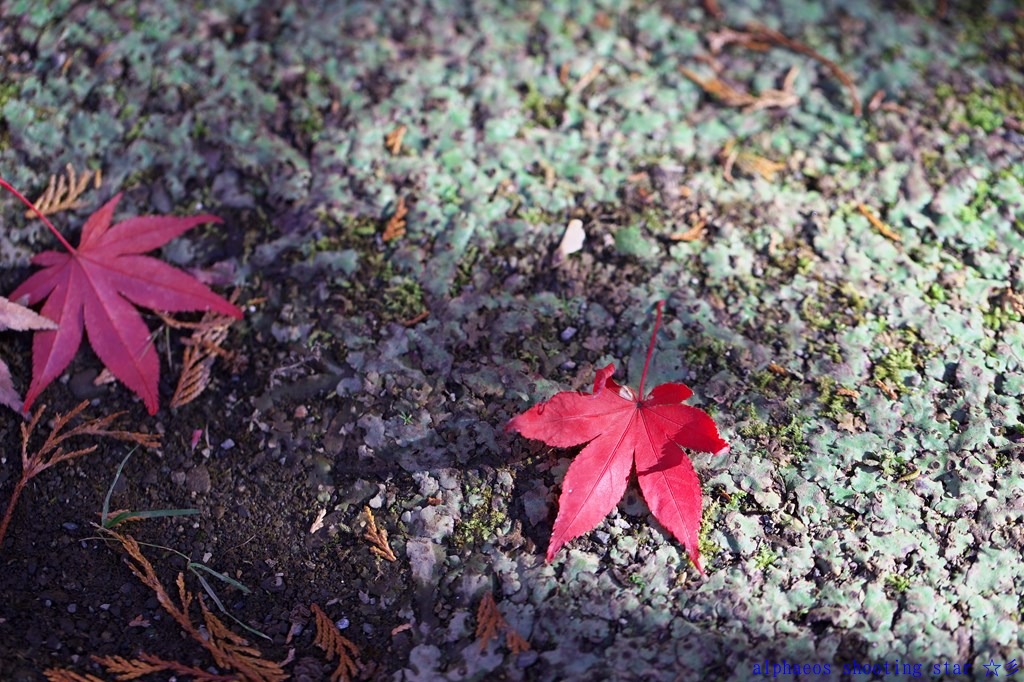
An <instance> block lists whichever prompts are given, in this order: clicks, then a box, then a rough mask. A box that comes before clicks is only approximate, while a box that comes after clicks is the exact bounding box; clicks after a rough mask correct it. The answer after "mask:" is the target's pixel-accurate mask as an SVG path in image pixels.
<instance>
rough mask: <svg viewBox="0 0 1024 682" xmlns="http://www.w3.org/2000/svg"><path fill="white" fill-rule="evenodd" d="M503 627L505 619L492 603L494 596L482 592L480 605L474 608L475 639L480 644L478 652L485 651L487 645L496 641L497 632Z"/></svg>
mask: <svg viewBox="0 0 1024 682" xmlns="http://www.w3.org/2000/svg"><path fill="white" fill-rule="evenodd" d="M505 627H506V625H505V619H504V618H503V617H502V615H501V611H499V610H498V605H497V604H496V603H495V602H494V595H493V594H492V593H490V592H484V596H483V598H482V599H481V600H480V605H479V606H477V607H476V638H477V641H479V642H480V651H484V650H485V649H487V643H488V642H490V641H491V640H492V639H497V637H498V632H499V631H500V630H502V629H504V628H505Z"/></svg>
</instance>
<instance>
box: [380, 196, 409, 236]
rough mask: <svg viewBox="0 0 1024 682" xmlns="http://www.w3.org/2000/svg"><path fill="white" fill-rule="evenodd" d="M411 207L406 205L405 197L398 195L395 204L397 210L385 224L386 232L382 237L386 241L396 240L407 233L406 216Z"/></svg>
mask: <svg viewBox="0 0 1024 682" xmlns="http://www.w3.org/2000/svg"><path fill="white" fill-rule="evenodd" d="M408 213H409V209H408V208H406V206H405V197H398V203H397V204H396V205H395V212H394V213H392V214H391V217H390V218H389V219H388V222H387V224H386V225H385V226H384V233H383V235H382V236H381V238H382V239H383V240H384V241H385V242H390V241H394V240H395V239H398V238H399V237H401V236H403V235H404V234H405V216H406V215H407V214H408Z"/></svg>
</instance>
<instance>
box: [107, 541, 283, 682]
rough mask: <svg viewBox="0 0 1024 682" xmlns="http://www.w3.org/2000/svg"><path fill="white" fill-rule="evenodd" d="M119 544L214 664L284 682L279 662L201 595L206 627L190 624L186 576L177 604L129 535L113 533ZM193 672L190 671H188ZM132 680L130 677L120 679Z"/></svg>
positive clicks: (169, 664)
mask: <svg viewBox="0 0 1024 682" xmlns="http://www.w3.org/2000/svg"><path fill="white" fill-rule="evenodd" d="M112 535H113V536H114V537H115V538H116V539H117V540H118V541H119V542H120V543H121V546H122V547H123V548H124V550H125V552H126V553H127V554H128V556H129V558H130V559H131V561H129V562H128V568H130V569H131V571H132V573H134V574H135V575H136V577H138V579H139V580H140V581H141V582H142V584H144V585H145V586H146V587H148V588H149V589H151V590H152V591H153V593H154V594H155V595H156V598H157V601H158V602H159V603H160V606H161V607H162V608H163V610H164V611H166V612H167V613H168V614H169V615H170V616H171V617H172V618H173V619H174V620H175V621H176V622H177V623H178V625H180V626H181V628H182V629H183V630H184V631H185V632H186V633H187V634H188V635H189V637H191V638H192V639H193V640H195V641H196V642H197V643H198V644H199V645H200V646H202V647H203V648H204V649H206V651H207V652H208V653H209V654H210V656H211V657H212V658H213V661H214V663H215V664H216V665H217V666H218V667H220V668H223V669H226V670H235V671H237V673H240V674H241V679H244V680H246V681H247V682H283V680H285V679H287V678H288V675H287V674H286V673H285V671H284V669H283V668H282V667H281V665H280V664H279V663H276V662H274V661H270V660H267V659H265V658H263V656H262V654H261V652H260V650H259V649H257V648H256V647H254V646H251V645H250V644H249V642H248V641H247V640H245V639H244V638H242V637H240V636H239V635H237V634H235V633H234V632H232V631H231V630H229V629H228V627H227V626H226V625H224V623H223V622H222V621H221V620H220V619H219V618H217V617H216V616H215V615H214V614H213V613H212V612H211V611H210V610H209V609H208V608H207V606H206V603H205V602H204V601H203V598H202V596H200V597H199V608H200V610H201V612H202V614H203V622H204V625H205V626H206V633H205V635H204V634H203V633H202V632H200V630H199V628H198V627H197V626H196V625H194V624H193V623H192V618H191V616H190V614H189V610H190V609H191V606H192V603H193V602H194V601H195V597H193V596H192V594H191V593H190V592H189V591H188V590H186V589H185V576H184V575H183V574H182V573H178V578H177V581H176V584H177V586H178V602H179V603H180V606H179V605H178V603H175V601H174V600H173V599H172V598H171V596H170V595H169V594H168V593H167V590H166V589H164V586H163V584H162V583H161V582H160V579H159V578H158V577H157V575H156V571H155V570H154V569H153V564H151V563H150V562H149V560H148V559H146V557H145V555H143V553H142V550H141V548H140V547H139V543H138V542H137V541H136V540H135V538H133V537H132V536H130V535H121V534H119V533H112ZM139 659H140V660H142V661H144V662H147V663H150V664H154V665H156V664H159V665H165V666H166V667H164V668H163V669H164V670H177V671H179V672H181V670H182V669H181V668H180V667H179V666H182V665H183V664H181V663H177V662H175V661H164V660H163V659H159V658H157V657H155V656H149V655H147V654H140V655H139ZM189 674H192V673H189ZM123 679H131V678H123ZM196 679H203V680H237V679H239V674H233V675H217V676H214V677H206V678H196Z"/></svg>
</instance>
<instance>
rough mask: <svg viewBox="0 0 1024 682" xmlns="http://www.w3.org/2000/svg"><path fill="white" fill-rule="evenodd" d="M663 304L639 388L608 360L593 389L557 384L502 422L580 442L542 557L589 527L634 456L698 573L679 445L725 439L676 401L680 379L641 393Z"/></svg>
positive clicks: (689, 479)
mask: <svg viewBox="0 0 1024 682" xmlns="http://www.w3.org/2000/svg"><path fill="white" fill-rule="evenodd" d="M662 306H663V303H658V316H657V319H656V320H655V323H654V331H653V332H652V334H651V343H650V346H649V347H648V349H647V360H646V362H645V363H644V371H643V375H642V376H641V377H640V390H639V392H637V393H634V392H633V391H632V390H631V389H630V388H629V387H626V386H619V384H617V383H615V381H614V380H613V379H612V374H614V373H615V365H613V364H610V365H608V366H607V367H605V368H604V369H602V370H599V371H598V372H597V377H596V378H595V380H594V392H593V393H582V392H578V391H563V392H561V393H558V394H556V395H554V396H553V397H552V398H551V399H550V400H547V401H545V402H543V403H539V404H537V405H534V406H533V407H531V408H530V409H529V410H527V411H526V412H524V413H522V414H521V415H519V416H517V417H514V418H513V419H512V420H511V421H509V423H508V426H507V427H506V429H507V430H509V431H516V432H518V433H520V434H522V435H523V436H526V437H527V438H533V439H535V440H541V441H544V442H545V443H547V444H548V445H551V446H553V447H556V448H567V447H572V446H574V445H581V444H583V443H586V444H587V445H586V447H584V448H583V450H582V451H580V454H579V455H577V456H576V459H574V460H573V462H572V464H570V465H569V470H568V472H566V474H565V481H563V483H562V494H561V497H560V498H559V500H558V516H557V518H556V519H555V527H554V530H553V531H552V533H551V543H550V545H549V546H548V553H547V560H548V561H549V562H550V561H551V560H552V559H553V558H554V556H555V554H556V553H557V552H558V550H559V549H560V548H561V547H562V545H564V544H565V543H566V542H568V541H569V540H572V539H573V538H575V537H578V536H580V535H582V534H584V533H587V532H589V531H591V530H593V529H594V527H595V526H597V524H598V523H600V521H601V519H603V518H604V517H605V516H607V515H608V513H609V512H611V510H612V509H614V508H615V505H616V504H618V502H619V499H620V498H621V497H622V495H623V493H624V492H625V491H626V482H627V480H628V479H629V474H630V471H631V470H632V469H633V464H634V461H635V463H636V473H637V479H638V480H639V482H640V490H641V491H642V492H643V494H644V498H645V499H646V500H647V504H648V505H649V506H650V508H651V512H652V513H653V514H654V517H655V518H656V519H658V521H660V522H661V524H662V525H663V526H664V527H665V528H666V529H668V530H669V532H671V533H672V534H673V535H675V536H676V538H677V539H678V540H679V541H680V542H682V543H683V546H684V547H685V548H686V550H687V552H688V553H689V555H690V559H691V560H692V561H693V564H694V566H696V567H697V570H698V571H700V572H701V573H703V572H704V570H703V569H702V568H701V565H700V552H699V551H698V549H697V534H698V531H699V530H700V519H701V494H700V480H699V479H698V478H697V474H696V472H695V471H694V470H693V465H692V464H691V463H690V460H689V458H688V457H687V456H686V453H685V452H683V448H687V449H690V450H699V451H701V452H713V453H715V454H723V453H725V452H727V451H728V449H729V444H728V443H727V442H725V441H724V440H722V438H721V436H719V435H718V427H717V426H716V425H715V422H714V421H713V420H712V419H711V417H710V416H708V414H707V413H706V412H704V411H703V410H700V409H698V408H696V407H691V406H689V405H683V404H681V403H682V402H683V401H684V400H686V399H687V398H689V397H690V396H692V395H693V391H691V390H690V389H689V387H688V386H686V385H685V384H662V385H660V386H658V387H656V388H655V389H654V390H652V391H651V392H650V394H649V395H647V396H646V397H644V394H643V390H644V380H645V379H646V378H647V368H648V366H649V365H650V363H651V355H652V354H653V353H654V342H655V339H656V337H657V334H658V326H659V324H660V323H661V309H662Z"/></svg>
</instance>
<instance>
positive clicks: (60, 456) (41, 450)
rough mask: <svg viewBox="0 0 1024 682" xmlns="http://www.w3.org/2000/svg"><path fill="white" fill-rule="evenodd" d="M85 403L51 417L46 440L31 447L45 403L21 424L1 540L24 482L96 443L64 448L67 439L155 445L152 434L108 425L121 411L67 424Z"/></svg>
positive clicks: (156, 440)
mask: <svg viewBox="0 0 1024 682" xmlns="http://www.w3.org/2000/svg"><path fill="white" fill-rule="evenodd" d="M88 405H89V401H88V400H86V401H83V402H81V403H79V404H78V405H76V406H75V407H74V408H72V409H71V410H70V411H69V412H66V413H64V414H58V415H57V416H56V417H55V418H54V420H53V425H52V426H51V427H50V433H49V435H47V437H46V440H45V441H43V444H42V445H40V446H38V447H36V448H35V449H32V450H30V449H29V442H30V441H31V439H32V434H33V432H34V431H35V429H36V427H37V426H38V425H39V421H40V419H41V418H42V416H43V412H44V411H45V410H46V405H40V406H39V408H38V409H36V411H35V413H34V414H33V415H32V418H31V419H29V421H28V423H22V424H21V478H19V479H18V481H17V483H15V484H14V490H13V491H12V492H11V496H10V498H9V499H8V501H7V510H6V512H4V516H3V519H0V542H3V539H4V536H6V535H7V528H8V526H9V524H10V522H11V518H12V516H13V515H14V508H15V506H16V505H17V503H18V498H19V497H20V496H21V493H22V492H23V491H24V490H25V486H26V485H28V482H29V481H31V480H32V479H33V478H35V477H36V476H38V475H39V474H41V473H43V472H44V471H46V470H47V469H49V468H50V467H52V466H54V465H55V464H60V463H61V462H65V461H67V460H70V459H74V458H76V457H81V456H83V455H87V454H89V453H91V452H93V451H94V450H96V448H97V447H99V446H97V445H91V446H88V447H84V448H78V449H75V450H71V451H68V450H65V446H66V444H67V441H68V440H69V439H72V438H79V437H82V436H92V437H94V438H114V439H116V440H124V441H128V442H130V443H135V444H137V445H140V446H142V447H146V448H152V447H159V445H160V439H159V437H158V436H155V435H153V434H149V433H140V432H136V431H120V430H115V429H111V428H110V425H111V423H113V422H114V420H116V419H117V418H118V417H120V416H121V415H122V414H124V412H115V413H114V414H108V415H107V416H105V417H97V418H96V419H89V420H87V421H85V422H83V423H81V424H79V425H77V426H74V427H72V428H67V427H68V425H69V424H70V423H71V422H72V421H73V420H74V419H75V418H77V417H78V415H80V414H81V413H82V411H83V410H85V408H86V407H88Z"/></svg>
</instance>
